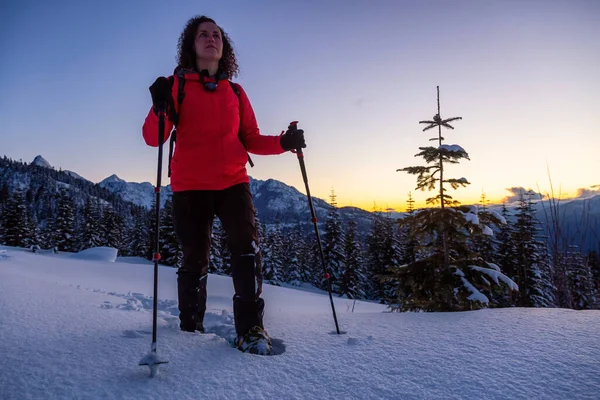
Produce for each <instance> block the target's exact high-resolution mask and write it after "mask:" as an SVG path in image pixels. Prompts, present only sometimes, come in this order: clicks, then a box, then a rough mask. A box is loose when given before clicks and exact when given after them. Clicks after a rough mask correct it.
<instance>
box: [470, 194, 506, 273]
mask: <svg viewBox="0 0 600 400" xmlns="http://www.w3.org/2000/svg"><path fill="white" fill-rule="evenodd" d="M488 215H491V214H490V213H489V210H488V201H487V199H486V197H485V193H482V194H481V200H480V203H479V206H478V209H477V216H478V218H479V222H480V223H483V224H486V226H488V224H489V223H490V222H489V221H487V219H488V218H487V216H488ZM503 225H506V224H502V225H501V226H503ZM488 228H489V226H488ZM486 233H488V234H484V235H477V236H474V237H473V238H472V240H471V243H472V249H473V251H474V252H475V253H476V254H478V255H479V257H481V258H482V259H484V260H490V261H492V260H493V261H497V260H494V255H495V253H494V246H495V242H494V235H493V233H492V232H491V231H490V230H486ZM504 272H505V275H506V271H504Z"/></svg>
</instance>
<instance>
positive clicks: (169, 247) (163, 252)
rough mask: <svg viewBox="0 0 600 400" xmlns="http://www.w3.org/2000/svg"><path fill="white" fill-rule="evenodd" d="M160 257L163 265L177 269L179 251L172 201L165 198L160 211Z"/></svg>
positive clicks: (179, 259) (179, 261) (179, 257)
mask: <svg viewBox="0 0 600 400" xmlns="http://www.w3.org/2000/svg"><path fill="white" fill-rule="evenodd" d="M160 256H161V260H162V262H163V263H164V264H166V265H170V266H174V267H178V266H180V265H181V259H182V254H181V249H180V247H179V243H178V242H177V236H176V235H175V226H174V225H173V201H172V199H171V197H170V196H169V198H167V201H165V205H164V207H163V208H162V209H161V210H160Z"/></svg>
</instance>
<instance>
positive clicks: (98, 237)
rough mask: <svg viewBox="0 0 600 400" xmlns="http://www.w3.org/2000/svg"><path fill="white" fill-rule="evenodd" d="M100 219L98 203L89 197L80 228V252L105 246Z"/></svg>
mask: <svg viewBox="0 0 600 400" xmlns="http://www.w3.org/2000/svg"><path fill="white" fill-rule="evenodd" d="M100 217H101V213H100V207H99V204H98V202H97V201H96V200H94V199H92V198H91V197H88V198H87V201H86V203H85V207H84V209H83V223H82V225H81V226H80V228H79V229H80V232H79V238H78V242H79V243H78V246H79V250H80V251H81V250H84V249H89V248H92V247H98V246H102V245H103V237H102V236H103V234H102V230H101V224H102V221H101V219H100Z"/></svg>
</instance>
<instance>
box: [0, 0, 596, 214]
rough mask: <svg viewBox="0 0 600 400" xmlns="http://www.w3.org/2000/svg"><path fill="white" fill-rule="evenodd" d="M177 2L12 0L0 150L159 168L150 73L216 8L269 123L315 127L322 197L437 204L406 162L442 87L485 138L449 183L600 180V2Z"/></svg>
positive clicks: (287, 157)
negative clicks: (149, 140)
mask: <svg viewBox="0 0 600 400" xmlns="http://www.w3.org/2000/svg"><path fill="white" fill-rule="evenodd" d="M164 4H165V3H164V2H157V1H144V2H141V1H139V2H137V1H131V2H116V1H107V2H103V3H102V4H95V3H85V4H81V3H77V2H70V1H69V2H58V4H51V3H48V4H46V3H44V2H39V4H37V3H32V4H28V5H25V4H24V3H23V4H21V3H17V2H14V3H11V4H9V5H8V6H4V7H3V8H2V12H3V14H4V15H5V17H6V21H7V22H6V23H5V24H4V26H3V28H2V33H3V35H0V46H1V47H0V48H1V49H2V54H3V57H2V58H3V61H2V63H0V80H1V85H2V87H3V90H2V92H1V93H0V120H1V121H2V130H0V144H1V145H0V156H3V155H6V156H7V157H9V158H12V159H16V160H18V159H22V160H23V161H26V162H31V161H32V160H33V159H34V157H35V156H36V155H38V154H40V155H42V156H43V157H44V158H45V159H47V160H48V161H49V162H50V163H51V164H52V165H53V166H55V167H56V168H62V169H67V170H71V171H74V172H76V173H78V174H80V175H82V176H83V177H85V178H87V179H89V180H91V181H93V182H99V181H101V180H103V179H105V178H106V177H108V176H110V175H112V174H116V175H118V176H119V177H120V178H121V179H124V180H126V181H130V182H143V181H147V182H152V183H154V181H155V178H156V154H157V153H156V149H155V148H150V147H148V146H146V145H145V143H144V141H143V139H142V136H141V127H142V123H143V121H144V118H145V116H146V114H147V112H148V110H149V108H150V105H151V100H150V95H149V92H148V86H149V85H150V84H152V82H153V81H154V79H155V78H156V77H157V76H160V75H169V74H170V73H172V71H173V68H174V67H175V62H174V58H175V54H176V45H177V39H178V37H179V34H180V32H181V30H182V29H183V26H184V24H185V22H186V21H187V20H188V19H189V18H191V17H192V16H194V15H197V14H205V15H208V16H210V17H212V18H214V19H215V20H216V21H217V23H218V24H219V25H221V26H222V27H223V28H224V29H225V30H226V31H227V32H228V33H229V35H230V37H231V38H232V40H233V43H234V48H235V50H236V53H237V56H238V61H239V64H240V69H241V74H240V76H239V77H238V78H236V79H234V81H237V82H239V83H240V84H241V85H242V86H243V87H244V89H245V91H246V92H247V93H248V96H249V98H250V101H251V103H252V105H253V107H254V111H255V114H256V117H257V120H258V123H259V127H260V129H261V132H262V133H263V134H266V135H279V134H280V133H281V131H282V130H283V129H286V127H287V125H288V124H289V122H290V121H292V120H298V121H299V126H300V127H302V129H304V130H305V132H306V142H307V148H306V149H305V160H306V167H307V172H308V179H309V184H310V190H311V193H312V195H313V196H315V197H319V198H322V199H324V200H326V201H328V200H329V196H330V193H331V191H332V190H334V191H335V194H336V196H337V204H338V206H350V205H352V206H354V207H359V208H362V209H365V210H368V211H373V210H374V208H380V209H383V210H384V209H386V208H393V209H396V210H398V211H403V210H404V209H405V208H406V206H407V203H406V202H407V200H408V193H409V192H411V193H412V197H413V200H414V201H415V207H417V208H418V207H423V206H425V199H426V198H428V197H433V196H435V194H436V192H435V191H431V192H427V191H426V192H422V191H420V190H416V189H415V187H416V177H415V176H413V175H409V174H407V173H406V172H397V169H400V168H404V167H407V166H416V165H424V161H423V160H422V159H421V158H418V157H414V155H415V154H417V153H418V152H419V147H426V146H437V143H436V142H432V141H429V139H430V138H432V137H435V136H437V131H435V132H433V131H434V130H433V129H432V130H429V131H426V132H423V128H424V125H422V124H419V121H422V120H428V119H431V118H432V117H433V115H435V114H436V113H437V99H436V95H437V93H436V86H439V87H440V101H441V116H442V118H450V117H462V120H459V121H454V122H453V124H452V125H453V126H454V128H455V129H454V130H443V131H442V135H443V136H444V137H445V141H444V143H445V144H449V145H450V144H458V145H460V146H462V147H463V148H464V149H465V150H466V151H467V153H468V154H469V158H470V160H464V161H461V163H460V164H457V165H451V166H448V167H447V170H446V172H445V176H446V177H449V178H461V177H464V178H466V179H467V180H468V181H469V182H470V183H471V184H470V185H468V187H466V188H459V189H457V190H452V189H451V188H448V192H447V193H448V194H450V195H451V196H453V198H454V199H456V200H458V201H459V202H460V203H462V204H476V203H479V202H480V199H481V196H482V193H485V196H486V199H487V200H488V201H489V202H490V203H500V202H501V201H502V200H503V199H504V198H506V197H508V196H514V195H515V193H514V192H515V191H516V190H518V188H525V189H532V190H534V191H536V192H537V191H539V192H542V193H547V192H550V191H551V187H550V185H551V184H552V186H553V189H554V192H555V195H556V196H557V197H558V196H559V193H560V196H561V198H563V199H566V198H575V197H585V196H590V195H593V194H600V155H599V151H600V132H599V131H598V127H599V126H600V113H599V112H598V110H599V109H600V77H599V74H598V71H600V52H599V51H597V49H598V38H600V24H598V21H599V20H600V2H598V1H593V0H590V1H584V0H577V1H568V0H564V1H545V2H543V3H542V2H539V1H485V2H480V1H475V0H470V1H428V2H407V1H381V2H374V3H367V2H357V1H332V2H323V3H322V4H321V3H312V2H277V1H265V2H260V3H257V4H251V3H249V2H242V1H240V2H213V3H210V4H199V3H198V2H194V1H184V2H181V4H178V6H177V7H170V8H169V7H165V6H164ZM367 9H368V12H367ZM290 15H293V19H290V17H289V16H290ZM32 44H35V45H34V46H33V47H34V48H35V61H32V53H31V50H30V48H31V47H32ZM165 150H168V147H165ZM253 160H254V162H255V164H256V166H255V167H254V168H248V173H249V175H250V176H252V177H253V178H255V179H260V180H267V179H277V180H280V181H282V182H284V183H286V184H288V185H290V186H294V187H295V188H296V189H298V190H299V191H301V192H303V193H304V192H305V190H304V183H303V181H302V175H301V173H300V169H299V166H298V161H297V159H296V156H295V155H294V154H291V153H287V154H283V155H281V156H253ZM165 165H166V160H165ZM165 170H166V168H165ZM163 182H164V183H165V184H167V183H168V182H169V181H168V178H167V177H166V172H165V176H164V181H163Z"/></svg>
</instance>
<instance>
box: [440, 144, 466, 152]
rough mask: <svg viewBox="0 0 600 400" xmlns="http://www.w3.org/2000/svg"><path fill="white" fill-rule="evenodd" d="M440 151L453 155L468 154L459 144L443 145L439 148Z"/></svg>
mask: <svg viewBox="0 0 600 400" xmlns="http://www.w3.org/2000/svg"><path fill="white" fill-rule="evenodd" d="M438 150H446V151H450V152H453V153H466V151H465V149H463V148H462V147H461V146H459V145H457V144H442V145H440V146H438Z"/></svg>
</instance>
